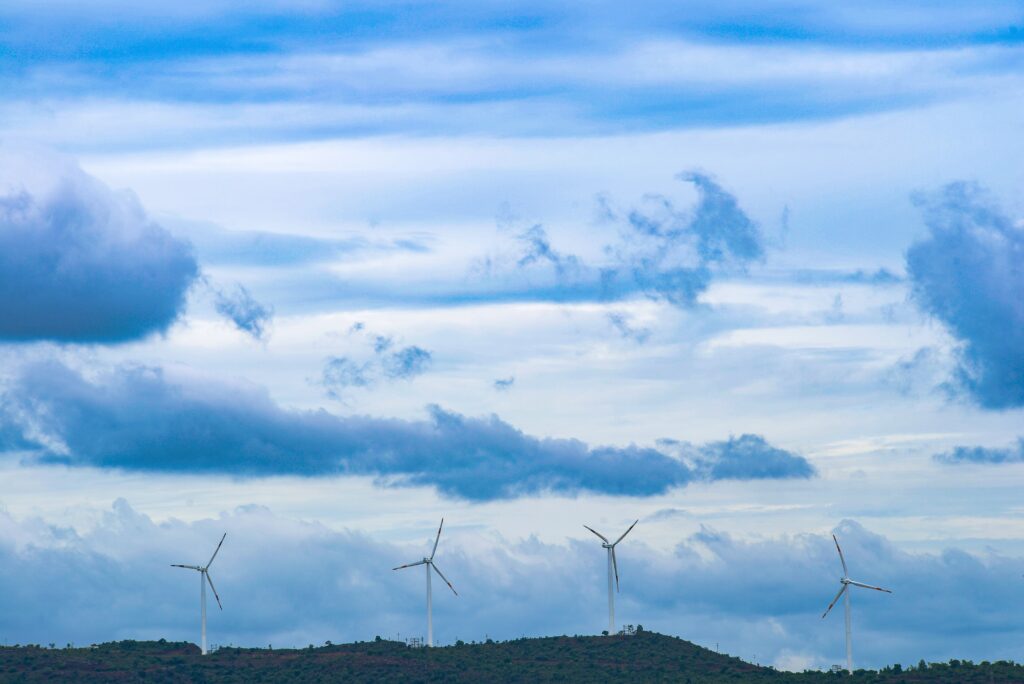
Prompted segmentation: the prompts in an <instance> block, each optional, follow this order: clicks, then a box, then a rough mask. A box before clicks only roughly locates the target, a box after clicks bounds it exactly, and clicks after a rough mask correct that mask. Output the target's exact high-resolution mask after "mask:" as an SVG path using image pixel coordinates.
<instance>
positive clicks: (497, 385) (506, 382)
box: [494, 375, 516, 392]
mask: <svg viewBox="0 0 1024 684" xmlns="http://www.w3.org/2000/svg"><path fill="white" fill-rule="evenodd" d="M514 384H516V379H515V376H513V375H510V376H508V377H507V378H498V379H497V380H495V381H494V389H495V390H497V391H498V392H508V391H509V390H510V389H512V385H514Z"/></svg>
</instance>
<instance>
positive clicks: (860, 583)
mask: <svg viewBox="0 0 1024 684" xmlns="http://www.w3.org/2000/svg"><path fill="white" fill-rule="evenodd" d="M850 584H852V585H853V586H855V587H863V588H864V589H874V590H875V591H884V592H885V593H886V594H891V593H892V592H891V591H889V590H888V589H883V588H882V587H874V586H872V585H870V584H864V583H863V582H854V581H853V580H850Z"/></svg>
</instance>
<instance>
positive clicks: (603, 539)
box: [584, 520, 640, 635]
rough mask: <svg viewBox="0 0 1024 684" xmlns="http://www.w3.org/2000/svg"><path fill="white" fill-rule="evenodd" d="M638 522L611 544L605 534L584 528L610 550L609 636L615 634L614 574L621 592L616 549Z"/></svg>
mask: <svg viewBox="0 0 1024 684" xmlns="http://www.w3.org/2000/svg"><path fill="white" fill-rule="evenodd" d="M638 522H640V521H639V520H636V521H634V522H633V524H632V525H630V526H629V529H628V530H626V531H625V532H623V533H622V536H621V537H619V538H618V539H616V540H615V541H614V542H609V541H608V539H607V538H606V537H605V536H604V535H603V534H601V533H600V532H598V531H597V530H595V529H594V528H593V527H587V526H586V525H584V527H586V528H587V529H588V530H590V531H591V532H593V533H594V534H596V535H597V536H598V537H600V538H601V546H603V547H604V548H605V549H607V550H608V634H609V635H612V634H615V593H614V592H613V591H612V575H613V574H614V576H615V591H618V590H619V564H618V562H617V561H616V560H615V547H616V546H617V545H618V543H619V542H620V541H622V540H623V539H625V538H626V535H627V534H629V533H630V532H631V531H632V529H633V528H634V527H636V524H637V523H638Z"/></svg>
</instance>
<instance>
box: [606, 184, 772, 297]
mask: <svg viewBox="0 0 1024 684" xmlns="http://www.w3.org/2000/svg"><path fill="white" fill-rule="evenodd" d="M678 178H679V180H682V181H685V182H688V183H691V184H692V185H693V186H694V188H695V189H696V190H697V205H696V206H695V207H694V208H693V209H692V210H691V211H683V210H679V209H677V208H676V207H675V205H674V204H673V202H672V201H671V200H670V199H668V198H667V197H664V196H662V195H649V196H648V197H646V198H645V201H644V204H643V205H642V206H641V207H637V208H634V209H631V210H628V211H627V212H625V213H624V214H619V213H615V212H614V211H613V212H612V214H611V215H612V217H613V218H614V219H615V220H618V221H619V222H620V223H622V224H623V225H624V228H623V231H622V242H621V244H619V245H617V246H614V247H609V248H608V252H609V253H610V254H611V255H612V256H613V263H612V265H610V266H607V267H606V268H605V269H604V271H603V274H602V281H603V283H604V285H605V286H606V287H608V288H611V287H612V286H613V284H614V283H616V282H619V281H622V280H627V281H628V280H632V281H633V282H634V283H635V285H636V286H637V287H638V288H639V289H640V291H642V292H643V293H644V294H645V295H647V296H648V297H650V298H651V299H655V300H662V301H666V302H668V303H670V304H674V305H676V306H680V307H692V306H694V305H695V304H696V303H697V298H698V297H699V296H700V295H701V294H702V293H703V292H704V291H705V290H707V288H708V286H709V285H710V284H711V280H712V277H713V275H714V274H715V272H716V271H722V270H743V269H744V268H745V267H746V266H747V264H749V263H751V262H754V261H758V260H760V259H762V258H763V257H764V251H765V248H764V238H763V236H762V235H761V231H760V229H759V228H758V226H757V224H756V223H754V221H753V220H751V219H750V218H749V217H748V216H747V215H746V213H744V212H743V210H742V209H740V207H739V203H738V202H737V200H736V198H735V197H734V196H733V195H732V194H730V193H729V192H727V191H726V190H724V189H723V188H722V187H721V186H720V185H719V184H718V183H717V182H715V181H714V180H713V179H712V178H711V177H710V176H708V175H706V174H703V173H700V172H697V171H687V172H683V173H681V174H679V176H678Z"/></svg>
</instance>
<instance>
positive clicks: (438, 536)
mask: <svg viewBox="0 0 1024 684" xmlns="http://www.w3.org/2000/svg"><path fill="white" fill-rule="evenodd" d="M442 527H444V518H441V524H440V525H438V527H437V539H435V540H434V549H433V550H432V551H431V552H430V560H434V554H435V553H437V543H438V542H439V541H441V528H442Z"/></svg>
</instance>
